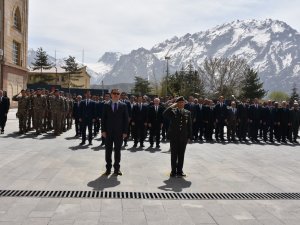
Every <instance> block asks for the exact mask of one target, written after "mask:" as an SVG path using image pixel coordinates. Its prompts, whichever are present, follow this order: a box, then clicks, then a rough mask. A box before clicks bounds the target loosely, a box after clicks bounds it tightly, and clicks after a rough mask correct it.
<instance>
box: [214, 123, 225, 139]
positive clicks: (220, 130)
mask: <svg viewBox="0 0 300 225" xmlns="http://www.w3.org/2000/svg"><path fill="white" fill-rule="evenodd" d="M224 126H225V123H224V122H223V121H218V122H217V124H216V133H215V136H216V139H217V140H218V139H219V138H220V139H221V140H224Z"/></svg>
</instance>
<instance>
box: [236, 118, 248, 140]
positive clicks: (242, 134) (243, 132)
mask: <svg viewBox="0 0 300 225" xmlns="http://www.w3.org/2000/svg"><path fill="white" fill-rule="evenodd" d="M238 130H239V131H238V138H239V139H240V140H245V139H246V136H247V131H248V126H247V121H245V120H241V121H240V123H239V128H238Z"/></svg>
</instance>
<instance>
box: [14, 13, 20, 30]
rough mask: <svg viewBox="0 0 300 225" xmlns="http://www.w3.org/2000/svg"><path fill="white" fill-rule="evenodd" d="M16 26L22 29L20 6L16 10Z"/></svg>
mask: <svg viewBox="0 0 300 225" xmlns="http://www.w3.org/2000/svg"><path fill="white" fill-rule="evenodd" d="M14 27H15V28H16V29H17V30H19V31H21V13H20V9H19V7H17V8H16V10H15V12H14Z"/></svg>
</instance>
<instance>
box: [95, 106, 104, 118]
mask: <svg viewBox="0 0 300 225" xmlns="http://www.w3.org/2000/svg"><path fill="white" fill-rule="evenodd" d="M103 106H104V102H95V117H96V118H98V119H101V118H102V114H103Z"/></svg>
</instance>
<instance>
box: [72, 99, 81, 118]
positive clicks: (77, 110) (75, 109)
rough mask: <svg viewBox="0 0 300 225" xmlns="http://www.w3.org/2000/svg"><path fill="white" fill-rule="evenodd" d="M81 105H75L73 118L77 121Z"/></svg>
mask: <svg viewBox="0 0 300 225" xmlns="http://www.w3.org/2000/svg"><path fill="white" fill-rule="evenodd" d="M79 105H80V102H79V104H78V102H74V103H73V117H74V118H75V119H79Z"/></svg>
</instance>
